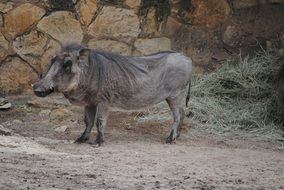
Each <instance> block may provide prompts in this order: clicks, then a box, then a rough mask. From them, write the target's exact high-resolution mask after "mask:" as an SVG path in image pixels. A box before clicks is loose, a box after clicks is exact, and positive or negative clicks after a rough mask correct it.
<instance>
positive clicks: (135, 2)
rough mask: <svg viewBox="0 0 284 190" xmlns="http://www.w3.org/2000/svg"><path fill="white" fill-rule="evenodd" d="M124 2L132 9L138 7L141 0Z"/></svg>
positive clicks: (126, 0)
mask: <svg viewBox="0 0 284 190" xmlns="http://www.w3.org/2000/svg"><path fill="white" fill-rule="evenodd" d="M124 3H125V4H126V5H127V6H129V7H130V8H132V9H138V8H139V6H140V4H141V0H125V1H124Z"/></svg>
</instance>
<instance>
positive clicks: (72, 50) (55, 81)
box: [33, 44, 192, 145]
mask: <svg viewBox="0 0 284 190" xmlns="http://www.w3.org/2000/svg"><path fill="white" fill-rule="evenodd" d="M191 73H192V61H191V59H190V58H188V57H186V56H184V55H183V54H181V53H176V52H172V51H167V52H159V53H155V54H152V55H148V56H140V57H130V56H122V55H117V54H113V53H107V52H102V51H96V50H93V49H88V48H85V47H83V46H81V45H78V44H69V45H66V46H63V47H62V49H61V52H60V53H59V54H57V55H56V56H55V57H54V58H53V59H52V60H51V65H50V67H49V69H48V71H47V73H46V74H45V76H44V77H43V78H42V79H41V80H40V81H39V82H37V83H35V84H34V85H33V89H34V92H35V94H36V95H37V96H40V97H45V96H47V95H48V94H50V93H52V92H53V91H58V92H62V93H63V94H64V96H65V97H66V98H67V99H68V100H69V101H70V102H71V103H79V104H82V105H84V106H85V119H84V120H85V124H86V129H85V131H84V132H83V134H82V135H81V137H80V138H78V139H77V140H76V142H78V143H82V142H87V141H88V142H89V137H90V133H91V130H92V127H93V125H94V123H95V124H96V127H97V135H96V139H95V141H94V142H91V143H94V144H98V145H100V144H101V143H102V142H103V141H104V129H105V125H106V121H107V117H108V111H109V110H110V108H118V109H122V110H135V109H140V108H145V107H147V106H150V105H153V104H157V103H159V102H161V101H163V100H166V101H167V103H168V105H169V107H170V109H171V111H172V114H173V120H174V123H173V126H172V130H171V133H170V135H169V137H168V138H167V140H166V142H167V143H172V142H174V141H175V140H176V138H177V137H179V135H180V128H181V125H182V122H183V119H184V115H185V114H184V109H183V98H184V96H185V93H186V88H187V86H189V90H188V94H187V98H186V105H187V103H188V101H189V91H190V81H191Z"/></svg>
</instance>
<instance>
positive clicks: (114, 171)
mask: <svg viewBox="0 0 284 190" xmlns="http://www.w3.org/2000/svg"><path fill="white" fill-rule="evenodd" d="M8 98H9V100H10V101H11V102H12V103H13V105H14V107H13V109H11V110H8V111H1V112H0V125H2V128H4V129H6V130H8V133H5V135H2V136H0V171H1V172H0V189H3V190H6V189H11V190H15V189H131V190H132V189H269V190H270V189H284V152H283V142H277V141H272V142H264V141H259V140H255V139H242V140H241V139H236V138H233V137H232V138H229V137H227V138H223V137H216V136H210V135H204V134H202V132H200V133H197V132H196V131H201V130H202V129H199V128H198V127H194V128H191V125H190V120H188V119H187V120H186V121H185V125H184V126H183V129H182V136H181V138H180V139H179V140H178V141H177V142H176V144H172V145H167V144H165V143H164V141H165V138H166V137H167V135H168V133H169V126H170V121H169V120H163V121H156V120H153V121H151V120H149V121H145V122H141V121H140V120H139V119H137V118H139V117H142V116H143V115H145V114H147V112H135V113H123V112H113V113H111V115H110V118H109V121H108V127H107V130H106V139H105V140H106V142H105V144H104V145H103V146H101V147H99V148H97V147H94V146H92V145H89V144H75V143H73V141H74V140H75V139H76V138H77V137H79V135H80V134H81V133H82V131H83V130H84V124H83V122H82V113H83V110H82V108H80V107H75V106H71V105H70V104H69V103H68V102H67V101H66V100H64V99H63V98H62V96H59V95H53V96H51V97H49V98H46V99H38V98H35V97H34V96H33V95H32V94H25V95H22V96H11V97H8ZM31 100H32V101H31ZM193 132H194V133H193Z"/></svg>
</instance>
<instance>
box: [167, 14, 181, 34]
mask: <svg viewBox="0 0 284 190" xmlns="http://www.w3.org/2000/svg"><path fill="white" fill-rule="evenodd" d="M181 26H182V24H181V23H179V22H178V21H177V20H176V19H175V18H173V17H171V16H170V17H168V19H167V22H166V25H165V30H164V33H166V34H168V35H175V34H176V33H177V32H178V30H179V29H180V27H181Z"/></svg>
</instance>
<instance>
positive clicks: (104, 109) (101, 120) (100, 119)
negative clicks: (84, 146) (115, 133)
mask: <svg viewBox="0 0 284 190" xmlns="http://www.w3.org/2000/svg"><path fill="white" fill-rule="evenodd" d="M107 117H108V105H107V104H104V103H100V104H98V110H97V118H96V126H97V136H96V140H95V142H94V144H97V145H99V146H100V145H101V144H102V143H103V142H104V131H105V126H106V123H107Z"/></svg>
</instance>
